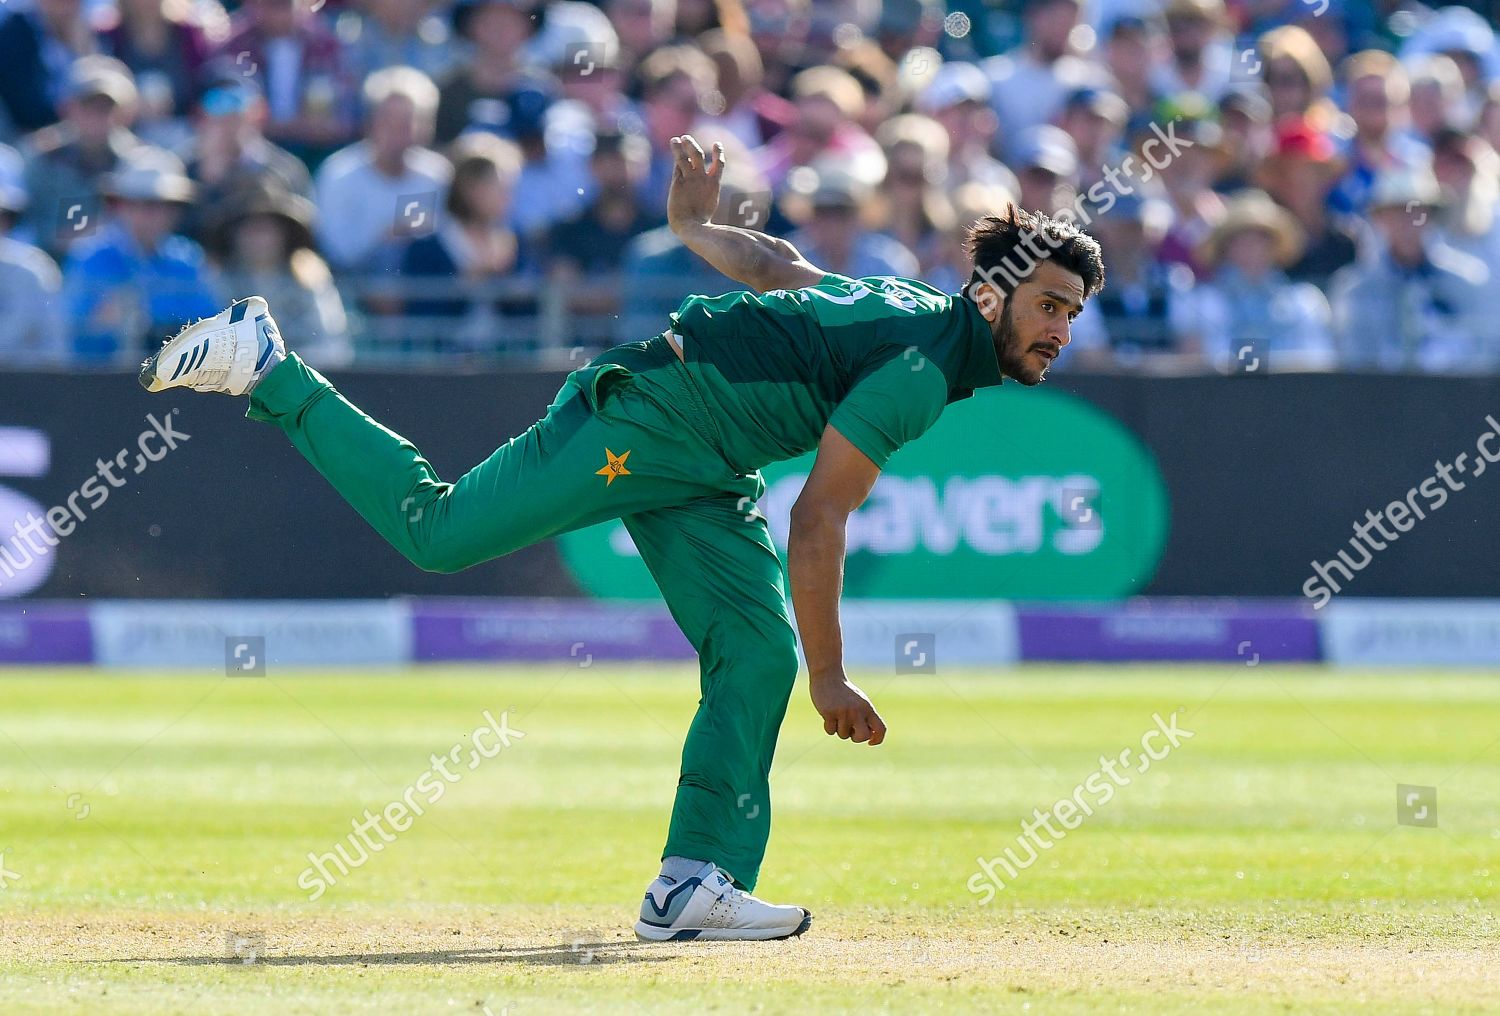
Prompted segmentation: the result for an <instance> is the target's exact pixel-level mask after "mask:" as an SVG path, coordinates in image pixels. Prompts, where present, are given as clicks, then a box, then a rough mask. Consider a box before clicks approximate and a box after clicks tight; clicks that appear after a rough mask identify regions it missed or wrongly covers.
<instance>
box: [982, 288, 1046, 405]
mask: <svg viewBox="0 0 1500 1016" xmlns="http://www.w3.org/2000/svg"><path fill="white" fill-rule="evenodd" d="M1012 306H1013V305H1012V303H1011V302H1010V301H1009V300H1007V301H1006V302H1005V309H1004V310H1002V311H1001V312H1000V331H999V333H998V334H997V335H996V336H995V351H996V353H997V355H998V359H999V361H1000V373H1002V374H1004V375H1005V376H1006V377H1008V378H1010V379H1011V380H1013V381H1019V382H1020V383H1021V384H1023V385H1028V386H1029V385H1039V384H1041V383H1042V381H1044V380H1045V379H1046V377H1047V368H1048V367H1050V366H1051V365H1052V363H1051V361H1050V360H1045V359H1043V358H1042V357H1040V356H1038V355H1037V354H1036V353H1035V352H1034V349H1035V346H1029V345H1027V344H1026V343H1025V340H1023V339H1022V338H1021V336H1020V334H1019V333H1017V331H1016V325H1015V322H1014V321H1013V320H1012V319H1011V313H1010V312H1011V307H1012ZM1037 345H1040V343H1038V344H1037ZM1039 362H1040V364H1041V366H1038V363H1039Z"/></svg>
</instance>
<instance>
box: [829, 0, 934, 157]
mask: <svg viewBox="0 0 1500 1016" xmlns="http://www.w3.org/2000/svg"><path fill="white" fill-rule="evenodd" d="M889 9H890V8H889V6H887V7H886V10H889ZM927 59H928V60H930V61H931V65H935V64H936V63H937V62H938V57H937V56H936V55H933V56H930V57H928V58H927ZM919 65H921V58H920V57H918V58H913V61H912V66H913V67H916V66H919ZM829 66H832V67H837V68H838V69H839V70H841V71H845V72H847V73H848V75H849V76H850V77H852V78H853V79H854V80H855V82H856V83H857V84H858V85H859V90H860V93H861V94H860V104H859V119H858V120H857V121H856V124H857V126H859V128H860V129H861V130H863V131H864V132H865V133H866V134H868V135H869V136H871V137H874V136H875V132H876V131H877V130H879V129H880V125H881V124H883V123H885V122H886V121H887V120H889V119H890V118H891V117H893V116H895V115H896V114H897V113H900V112H901V111H902V110H903V109H904V108H906V106H907V104H908V101H909V99H910V98H911V96H910V94H909V92H910V87H909V86H908V85H903V84H902V82H901V77H900V72H899V71H898V70H897V68H896V65H895V64H894V63H892V62H891V58H890V57H888V56H886V55H885V53H884V52H882V51H881V49H880V47H879V46H877V45H875V43H873V42H871V41H870V40H868V39H865V40H863V41H861V42H858V43H855V44H854V45H852V46H840V47H838V48H837V49H836V50H835V51H834V53H833V56H832V59H831V60H830V61H829ZM924 75H925V72H924ZM913 76H915V74H914V75H913Z"/></svg>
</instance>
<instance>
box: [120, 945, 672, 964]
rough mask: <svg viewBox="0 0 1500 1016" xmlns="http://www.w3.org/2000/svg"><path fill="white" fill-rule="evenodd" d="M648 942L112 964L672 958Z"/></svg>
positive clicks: (173, 958) (167, 958)
mask: <svg viewBox="0 0 1500 1016" xmlns="http://www.w3.org/2000/svg"><path fill="white" fill-rule="evenodd" d="M650 949H651V944H650V943H645V942H584V941H577V942H573V943H571V944H567V945H562V944H559V945H546V946H533V947H517V948H504V947H502V948H495V949H431V950H426V951H423V952H393V953H333V954H329V955H301V956H296V955H293V956H255V957H254V958H253V959H252V958H249V957H241V956H225V955H218V956H143V957H136V958H134V959H117V960H109V961H108V962H110V963H171V964H175V965H177V966H184V967H214V966H220V967H303V966H325V967H342V966H373V967H380V966H420V965H424V964H432V965H434V966H460V965H465V964H479V963H522V964H533V965H536V966H543V967H566V966H574V967H578V966H583V967H587V966H599V965H602V964H610V963H663V962H666V961H667V960H670V959H672V958H673V957H672V956H671V955H663V954H661V953H656V954H652V953H651V952H650Z"/></svg>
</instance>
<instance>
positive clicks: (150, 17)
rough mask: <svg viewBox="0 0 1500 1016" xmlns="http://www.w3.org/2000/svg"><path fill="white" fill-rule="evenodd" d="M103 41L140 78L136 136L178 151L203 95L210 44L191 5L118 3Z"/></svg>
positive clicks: (161, 0)
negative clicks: (200, 88)
mask: <svg viewBox="0 0 1500 1016" xmlns="http://www.w3.org/2000/svg"><path fill="white" fill-rule="evenodd" d="M111 13H112V15H113V16H112V18H111V19H110V20H109V21H107V22H106V23H105V25H104V26H103V30H102V31H101V32H100V34H99V41H100V44H101V46H102V48H103V50H104V52H105V53H108V54H109V55H110V56H112V57H114V58H115V59H117V60H119V61H120V62H121V63H123V64H124V65H125V66H126V67H129V68H130V72H131V73H132V74H134V75H135V83H136V89H137V91H139V92H140V105H141V108H140V112H139V114H138V115H137V117H136V132H137V133H138V134H140V135H141V137H142V138H144V139H145V140H146V141H148V142H150V143H151V144H156V145H162V146H175V145H179V144H181V143H182V142H183V141H185V140H186V139H187V137H188V136H189V135H188V134H187V131H186V125H185V123H184V120H185V118H186V117H187V115H188V113H189V112H190V111H191V109H192V106H193V101H194V100H195V99H196V98H197V94H198V80H199V75H200V73H201V72H202V69H203V64H204V61H205V60H206V59H207V57H208V51H209V42H208V38H207V36H206V35H205V34H204V31H203V27H202V25H200V24H199V23H198V22H197V21H196V20H195V19H194V17H193V11H192V7H191V5H190V4H189V3H188V2H187V0H118V6H117V7H116V8H114V9H113V11H112V12H111Z"/></svg>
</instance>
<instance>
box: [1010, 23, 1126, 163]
mask: <svg viewBox="0 0 1500 1016" xmlns="http://www.w3.org/2000/svg"><path fill="white" fill-rule="evenodd" d="M1080 6H1081V4H1080V0H1026V2H1025V3H1024V5H1023V8H1022V10H1023V13H1022V38H1021V43H1020V45H1018V46H1017V47H1016V48H1015V49H1013V50H1011V51H1010V52H1009V53H1006V54H1004V55H1002V56H996V57H990V58H989V59H987V60H985V61H984V63H983V64H982V65H981V66H982V67H983V68H984V72H985V73H986V74H988V75H989V78H990V85H991V88H990V104H991V105H992V106H993V107H994V110H995V115H996V116H998V117H999V118H1000V138H1001V145H1002V148H1003V150H1002V151H1001V152H1000V153H999V154H1000V155H1001V156H1002V157H1003V158H1005V159H1006V161H1007V162H1010V158H1009V155H1010V151H1009V149H1010V146H1011V144H1012V143H1013V141H1014V139H1015V138H1018V137H1019V136H1020V135H1021V134H1022V133H1023V132H1024V131H1025V130H1026V129H1027V128H1028V127H1035V126H1037V125H1038V124H1044V123H1047V122H1049V121H1050V120H1052V118H1053V117H1055V116H1056V115H1057V113H1058V111H1059V110H1061V109H1062V104H1063V99H1064V98H1066V97H1067V94H1068V93H1069V92H1070V91H1072V90H1073V89H1075V88H1082V87H1084V86H1086V85H1090V84H1095V85H1102V84H1104V83H1105V81H1104V75H1103V72H1102V70H1101V69H1100V68H1099V67H1098V66H1097V65H1095V64H1092V63H1089V62H1088V61H1086V60H1084V59H1083V58H1082V57H1080V56H1078V55H1077V54H1075V53H1074V52H1073V42H1072V40H1073V38H1074V36H1073V29H1074V28H1076V27H1077V26H1078V14H1079V9H1080Z"/></svg>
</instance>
